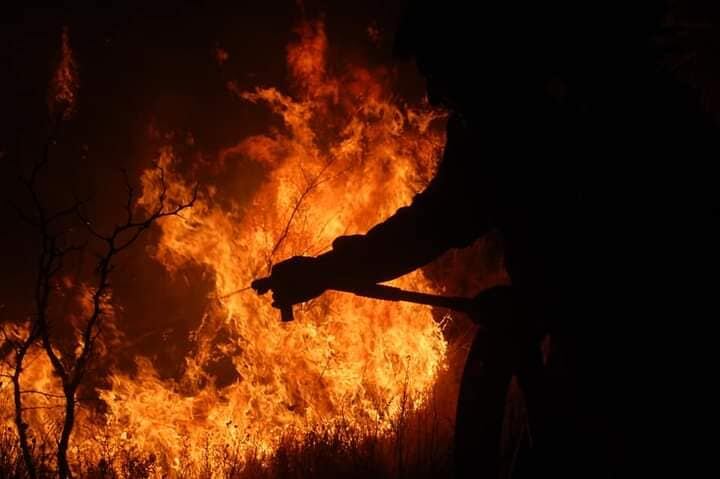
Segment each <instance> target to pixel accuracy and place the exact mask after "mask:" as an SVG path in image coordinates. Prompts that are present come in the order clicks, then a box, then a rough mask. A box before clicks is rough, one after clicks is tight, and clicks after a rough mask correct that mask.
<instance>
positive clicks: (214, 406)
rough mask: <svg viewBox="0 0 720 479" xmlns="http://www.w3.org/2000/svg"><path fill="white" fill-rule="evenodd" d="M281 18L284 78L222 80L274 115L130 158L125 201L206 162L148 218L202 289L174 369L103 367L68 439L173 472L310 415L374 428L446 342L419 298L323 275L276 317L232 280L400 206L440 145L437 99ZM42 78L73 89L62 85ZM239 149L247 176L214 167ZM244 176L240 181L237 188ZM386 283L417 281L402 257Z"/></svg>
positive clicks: (322, 246) (277, 433) (172, 183)
mask: <svg viewBox="0 0 720 479" xmlns="http://www.w3.org/2000/svg"><path fill="white" fill-rule="evenodd" d="M298 33H299V40H298V41H297V42H296V43H293V44H291V45H290V46H289V47H288V50H287V61H288V66H289V71H290V73H291V75H292V79H293V80H294V83H295V86H296V88H297V93H296V94H295V95H293V96H291V95H288V94H284V93H282V92H280V91H279V90H277V89H275V88H258V89H256V90H254V91H239V89H237V88H232V89H231V90H232V91H233V92H234V93H235V95H236V97H237V98H238V99H239V100H240V101H243V102H251V103H255V104H260V105H265V106H266V107H267V108H269V109H270V110H271V111H272V112H273V113H274V114H276V115H277V116H278V117H279V118H280V119H281V120H282V125H283V127H282V128H279V129H273V130H270V131H269V132H268V133H266V134H260V135H255V136H251V137H248V138H245V139H243V140H242V141H239V142H238V143H237V144H235V145H233V146H230V147H228V148H226V149H225V150H223V151H221V152H220V153H219V154H218V155H217V157H216V158H215V161H214V162H213V166H212V168H205V166H206V163H203V165H202V167H203V168H204V169H203V170H202V171H201V170H200V165H198V164H195V165H192V164H191V165H189V166H188V165H187V163H186V162H185V161H184V159H183V158H182V157H181V156H180V155H178V153H177V151H176V149H175V148H173V146H172V145H166V146H163V147H162V148H161V149H160V150H159V152H158V155H157V157H156V158H155V166H159V167H160V168H156V167H153V168H150V169H148V170H146V171H145V172H144V173H143V174H142V178H141V181H142V186H143V195H142V197H141V198H140V199H139V201H138V204H139V206H140V207H149V206H150V205H152V202H153V201H154V199H155V198H157V197H158V192H157V188H158V184H159V182H158V181H157V175H159V174H162V175H163V176H164V179H165V182H166V183H167V198H168V201H172V200H173V198H177V199H180V198H187V197H188V194H189V193H190V191H191V189H192V188H193V186H194V184H195V182H196V177H197V176H198V174H199V173H202V174H203V175H204V177H207V175H210V174H214V175H215V177H213V178H211V179H210V180H209V181H208V182H207V184H209V185H212V186H206V187H205V188H203V189H201V191H200V194H199V196H198V200H197V202H196V204H195V206H194V207H193V208H192V209H190V210H187V211H185V212H183V215H182V217H170V218H166V219H165V220H163V221H162V222H160V223H158V224H159V229H160V235H159V239H158V242H157V244H156V245H154V248H153V256H154V258H155V259H156V260H157V261H159V262H160V263H161V264H162V265H163V266H164V267H165V268H166V269H167V271H169V272H170V273H175V272H178V271H180V270H181V269H182V268H185V267H187V266H191V265H194V266H199V267H201V268H203V269H204V270H205V271H207V272H208V273H210V274H211V275H212V276H211V277H212V278H213V283H214V292H213V295H212V297H211V298H210V299H209V300H208V304H207V306H206V309H205V314H204V315H203V316H202V317H201V318H198V324H197V327H196V328H195V329H194V331H193V333H192V335H191V339H192V341H193V347H192V351H190V352H188V354H187V356H186V357H185V360H184V370H183V371H184V372H183V374H182V376H181V377H179V378H176V379H165V378H163V377H161V375H160V374H159V373H158V372H157V370H156V368H155V366H154V365H153V363H152V361H151V360H150V359H149V358H143V357H140V358H138V359H137V370H136V372H134V373H133V374H128V373H124V372H120V371H114V372H112V373H111V374H110V376H109V379H108V385H107V387H105V388H104V389H100V390H98V393H99V397H100V399H101V400H102V402H103V403H104V408H103V409H102V413H98V414H96V415H95V416H94V417H92V418H90V417H87V418H86V419H87V423H86V424H84V425H83V426H82V427H80V428H77V429H76V432H74V435H73V445H74V446H75V449H74V450H73V451H74V453H75V454H85V455H89V457H90V458H93V457H94V456H93V455H99V454H100V453H99V452H98V451H99V448H98V447H94V448H93V446H92V444H98V443H99V442H102V443H103V444H109V446H108V447H109V448H110V449H112V450H116V451H121V450H127V449H128V448H135V449H137V450H139V451H141V452H143V451H144V452H146V453H150V452H152V453H154V454H158V462H159V464H160V473H161V474H173V473H177V472H179V471H180V470H181V468H183V467H185V465H187V464H200V463H202V461H203V457H204V456H203V455H204V454H207V451H208V450H210V451H215V453H214V454H220V453H219V452H217V451H223V450H227V448H228V447H232V448H235V449H237V450H238V451H239V453H240V454H241V455H243V454H257V453H258V452H259V453H261V454H272V453H273V452H274V451H275V450H276V448H277V447H278V445H279V444H280V441H281V440H287V439H288V438H290V439H292V438H296V439H300V438H302V437H303V435H305V434H307V433H308V432H310V431H314V430H317V429H318V428H320V429H328V428H329V429H332V428H333V427H339V425H341V424H343V425H349V427H351V428H354V429H355V430H357V431H363V430H367V429H368V428H372V429H373V430H375V431H380V432H381V433H382V431H386V430H388V429H389V428H390V427H391V425H392V424H393V420H394V418H396V417H397V415H398V414H400V413H401V410H402V409H403V408H406V407H411V408H413V407H420V406H422V405H423V404H424V403H425V401H426V399H427V395H428V393H429V391H430V390H431V387H432V386H433V384H434V382H435V380H436V378H437V375H438V373H439V371H440V370H441V369H442V368H443V367H444V364H445V355H446V342H445V340H444V338H443V335H442V331H441V329H440V326H439V325H438V324H437V323H436V322H435V321H434V320H433V316H432V314H431V311H430V309H429V308H427V307H423V306H418V305H411V304H401V303H386V302H381V301H372V300H367V299H361V298H357V297H354V296H351V295H346V294H341V293H333V292H328V293H326V294H324V295H322V296H321V297H319V298H317V299H315V300H313V301H311V302H309V303H307V304H304V305H301V306H298V307H297V308H296V309H297V311H296V320H295V321H294V322H292V323H287V324H286V323H282V322H280V320H279V317H278V312H277V310H275V309H273V308H272V307H271V306H270V300H269V298H267V297H258V296H255V295H254V294H251V293H250V292H239V293H236V292H237V291H238V290H241V289H242V288H244V287H245V286H247V285H248V284H249V283H250V282H251V281H252V280H253V279H254V278H256V277H258V276H261V275H266V274H267V273H268V272H269V268H270V267H271V265H272V264H273V263H276V262H278V261H281V260H283V259H285V258H288V257H290V256H293V255H299V254H304V255H315V254H319V253H321V252H323V251H325V250H327V249H328V248H329V247H330V244H331V242H332V240H333V239H334V238H335V237H337V236H339V235H343V234H352V233H360V232H364V231H367V230H368V229H369V228H370V227H372V226H373V225H374V224H376V223H377V222H379V221H382V220H383V219H385V218H387V217H388V216H390V215H391V214H392V213H393V212H394V211H395V210H396V209H397V208H399V207H401V206H404V205H407V204H408V203H409V202H410V201H411V199H412V197H413V195H414V194H416V193H417V192H418V191H420V190H421V189H422V188H423V187H424V185H425V184H427V182H428V181H429V179H430V178H431V176H432V174H433V172H434V170H435V167H436V162H437V159H438V158H439V153H440V150H441V148H442V146H443V144H444V137H443V135H442V133H441V132H439V131H438V130H437V129H435V128H433V127H432V126H431V123H432V122H433V120H434V119H437V118H439V117H440V116H441V114H440V113H438V112H435V111H433V110H431V109H429V108H428V107H427V106H423V105H421V106H417V107H410V106H407V105H403V104H399V103H397V102H396V101H394V98H393V95H392V93H391V91H390V90H389V88H388V85H389V83H390V82H389V80H388V77H389V72H388V71H387V70H384V69H374V70H373V69H368V68H361V67H350V68H347V70H346V71H343V72H341V73H334V72H331V71H330V69H329V68H328V67H327V63H326V55H327V38H326V36H325V31H324V27H323V24H322V23H319V22H317V23H306V24H303V25H302V26H301V27H300V28H299V29H298ZM68 65H69V64H68ZM58 78H65V77H62V76H61V77H58ZM58 94H59V95H60V96H59V97H58V98H59V99H58V101H60V99H62V101H69V102H71V101H74V100H73V99H74V96H73V94H72V90H67V89H59V90H58ZM63 95H69V96H63ZM249 165H255V166H254V167H253V168H248V170H251V171H253V172H254V173H252V174H253V175H255V176H257V175H258V174H257V170H258V169H260V170H261V174H260V177H259V178H253V181H252V182H251V181H244V182H243V186H239V185H233V184H229V185H228V184H227V183H228V181H226V180H224V179H223V177H224V175H225V174H226V171H227V170H228V168H230V167H235V168H237V167H238V166H240V167H243V166H249ZM212 172H214V173H212ZM248 184H251V185H253V186H252V187H251V191H243V190H241V188H245V189H247V188H248V186H247V185H248ZM236 197H243V198H248V197H249V200H247V201H242V202H241V201H240V200H236V199H235V198H236ZM394 284H396V285H399V286H402V287H407V288H413V289H418V290H422V289H424V290H432V289H433V287H432V284H431V283H430V282H429V281H428V280H426V279H425V277H424V276H423V274H422V273H419V272H416V273H412V274H409V275H407V276H405V277H403V278H400V279H398V280H396V281H395V282H394ZM218 357H222V358H225V359H227V360H228V361H227V363H228V365H231V366H228V367H229V369H233V371H230V372H231V373H232V380H230V381H224V382H220V381H218V379H217V377H215V376H214V375H213V373H211V372H210V368H208V367H207V366H208V364H210V363H212V362H213V361H217V359H218ZM37 364H40V363H37ZM32 367H33V366H32V365H29V368H32ZM46 375H48V374H47V373H46ZM29 377H30V374H28V378H29ZM28 380H29V379H28ZM3 394H4V392H3ZM34 426H35V427H41V426H38V424H34ZM103 438H104V439H103ZM103 441H104V442H103ZM73 451H71V452H73ZM98 457H99V456H98ZM95 459H96V460H97V457H95ZM217 474H219V473H217Z"/></svg>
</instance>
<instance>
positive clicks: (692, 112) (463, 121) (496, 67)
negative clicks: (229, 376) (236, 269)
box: [272, 0, 717, 478]
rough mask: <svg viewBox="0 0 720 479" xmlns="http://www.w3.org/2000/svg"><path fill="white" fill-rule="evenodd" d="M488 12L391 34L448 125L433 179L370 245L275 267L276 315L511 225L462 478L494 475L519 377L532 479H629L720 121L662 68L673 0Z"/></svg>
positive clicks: (449, 10) (464, 5)
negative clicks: (672, 267)
mask: <svg viewBox="0 0 720 479" xmlns="http://www.w3.org/2000/svg"><path fill="white" fill-rule="evenodd" d="M473 3H475V2H467V1H459V0H458V1H443V2H437V3H435V2H429V1H418V2H414V3H412V4H411V5H410V7H409V8H408V12H407V15H406V16H405V18H404V20H403V23H402V25H401V28H400V31H399V33H398V36H397V39H396V41H397V49H398V53H399V54H400V55H402V56H411V57H414V58H415V60H416V62H417V65H418V67H419V69H420V71H421V73H422V74H423V75H424V76H425V77H426V79H427V88H428V96H429V99H430V101H431V102H433V103H434V104H436V105H443V106H445V107H446V108H448V109H449V110H450V112H451V116H450V118H449V120H448V125H447V145H446V147H445V151H444V155H443V158H442V162H441V164H440V166H439V169H438V172H437V175H436V176H435V178H434V179H433V180H432V181H431V183H430V184H429V185H428V187H427V188H426V189H425V190H424V191H423V192H422V193H420V194H418V195H417V196H416V197H415V198H414V200H413V202H412V204H411V205H409V206H408V207H405V208H401V209H400V210H398V211H397V212H396V213H395V214H394V215H393V216H392V217H390V218H388V219H387V220H386V221H384V222H383V223H381V224H379V225H377V226H375V227H374V228H372V229H371V230H370V231H368V232H367V234H365V235H357V236H350V237H340V238H338V239H337V240H336V241H335V243H334V244H333V249H332V251H330V252H328V253H326V254H323V255H321V256H319V257H317V258H306V257H296V258H292V259H289V260H287V261H285V262H282V263H279V264H277V265H276V266H275V267H274V268H273V271H272V284H273V286H272V289H273V292H274V301H275V304H276V305H278V306H283V305H292V304H296V303H300V302H303V301H307V300H309V299H312V298H314V297H316V296H318V295H320V294H321V293H322V292H323V291H325V290H326V289H328V288H332V287H338V286H343V285H344V286H352V285H363V284H369V283H377V282H383V281H388V280H390V279H393V278H396V277H398V276H401V275H403V274H406V273H408V272H410V271H412V270H414V269H416V268H419V267H421V266H423V265H425V264H427V263H428V262H430V261H432V260H433V259H435V258H437V257H438V256H440V255H441V254H442V253H444V252H445V251H447V250H448V249H450V248H462V247H465V246H468V245H470V244H471V243H472V242H473V241H475V240H476V239H478V238H479V237H481V236H483V235H485V234H486V233H488V232H489V231H496V232H498V233H499V234H500V235H501V237H502V240H503V242H504V249H505V254H506V267H507V270H508V273H509V275H510V277H511V280H512V288H511V289H510V290H509V293H508V294H507V295H505V296H503V299H502V301H505V302H506V303H507V308H506V309H502V308H501V309H500V310H499V312H498V314H497V316H498V317H496V318H490V321H491V323H492V324H491V327H490V331H489V333H488V334H487V335H482V336H479V337H478V339H477V340H476V344H475V345H474V346H473V349H472V351H471V352H470V355H469V358H468V363H467V366H466V369H465V375H464V379H463V384H462V387H461V394H460V400H459V404H458V421H457V434H456V436H457V438H456V447H455V456H456V464H457V465H456V469H457V473H458V476H460V477H474V476H473V474H480V473H483V474H485V476H484V477H487V475H488V474H489V475H491V476H492V475H497V469H496V468H497V464H496V461H497V446H498V444H497V441H499V428H500V427H501V421H502V407H503V404H504V400H505V395H504V394H505V391H506V388H507V382H508V381H509V379H510V375H511V374H513V373H516V374H519V376H522V377H521V378H520V379H521V382H522V381H525V384H523V386H524V387H525V388H526V393H527V394H528V395H529V396H531V397H530V398H529V402H530V415H531V419H533V423H532V427H533V428H534V430H533V431H532V432H533V434H534V442H535V446H536V448H535V450H534V452H533V453H532V458H531V464H530V465H529V468H530V469H529V470H530V472H531V473H532V474H534V475H532V477H539V476H544V475H548V477H575V478H587V477H626V476H628V477H629V476H634V475H635V473H636V471H634V470H633V467H632V466H633V464H632V461H630V455H631V454H634V453H635V452H634V449H633V448H634V447H635V445H636V444H637V443H638V441H639V440H640V437H639V436H638V434H639V433H641V432H642V431H643V428H644V424H643V422H642V418H643V417H645V416H647V415H644V414H643V411H645V410H646V408H647V407H648V404H651V403H652V402H653V401H654V400H655V397H654V396H653V395H652V393H650V392H649V390H647V389H645V385H644V378H645V377H646V374H647V372H648V371H649V370H650V369H652V365H651V363H652V359H651V358H647V357H646V354H645V353H646V349H647V347H646V344H647V343H648V342H652V338H651V331H652V329H653V327H652V323H653V322H654V321H656V319H657V318H656V317H654V314H655V313H656V312H657V311H658V310H659V308H658V307H657V306H653V304H657V303H658V299H657V295H663V294H665V293H666V292H667V291H668V288H667V287H665V286H663V283H664V280H662V279H661V278H663V277H664V276H663V275H664V274H667V270H666V260H668V259H670V258H676V255H674V254H673V253H671V251H672V247H671V244H672V242H673V241H674V237H676V236H677V235H678V229H679V228H680V229H681V228H682V227H681V226H680V225H681V224H682V222H683V218H684V211H683V209H682V207H681V204H682V202H681V201H679V199H678V198H679V197H680V196H681V195H682V194H684V192H682V190H681V189H682V188H687V187H688V185H696V184H697V185H701V184H704V182H703V181H701V180H702V178H701V177H702V174H703V173H702V171H703V166H704V163H705V161H706V160H707V158H708V154H709V153H708V152H709V151H713V152H715V151H717V148H716V146H715V145H714V142H715V139H716V135H715V130H714V125H713V124H712V123H711V122H710V121H709V120H708V118H707V117H706V116H705V115H704V114H702V113H701V112H700V110H699V108H698V106H697V102H696V101H695V99H694V97H693V95H692V92H691V91H690V90H688V89H686V88H684V87H683V86H682V85H681V84H680V83H678V82H677V81H675V79H674V78H673V76H672V75H671V74H669V73H667V72H666V71H665V70H664V69H663V68H662V64H661V62H660V61H659V55H658V50H657V49H656V48H655V47H654V43H653V42H652V40H653V38H654V37H653V35H654V33H655V31H656V28H657V26H658V25H659V23H660V19H661V16H662V13H663V11H662V9H661V8H660V3H661V2H651V1H645V2H643V1H634V2H619V1H605V2H595V1H593V2H581V1H577V0H574V1H569V0H561V1H555V2H522V4H518V3H517V2H502V1H496V2H477V5H475V6H474V7H473V6H472V4H473ZM526 3H529V4H531V5H526ZM694 175H697V177H696V176H694ZM479 319H480V320H483V319H488V318H479ZM503 321H505V322H503ZM546 333H549V334H550V335H551V337H552V354H551V355H550V359H549V361H548V363H547V365H545V366H544V367H543V366H542V364H541V362H540V353H539V340H540V338H541V337H542V336H543V335H544V334H546ZM523 378H524V379H523ZM536 411H537V412H536ZM535 412H536V414H535V415H534V416H533V413H535ZM494 461H495V462H494ZM526 470H527V468H526Z"/></svg>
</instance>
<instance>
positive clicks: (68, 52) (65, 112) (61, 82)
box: [48, 27, 79, 119]
mask: <svg viewBox="0 0 720 479" xmlns="http://www.w3.org/2000/svg"><path fill="white" fill-rule="evenodd" d="M78 84H79V81H78V72H77V65H76V63H75V55H74V53H73V50H72V48H71V47H70V32H69V29H68V27H64V28H63V31H62V35H61V37H60V60H59V61H58V64H57V67H56V68H55V72H54V74H53V77H52V80H51V82H50V92H49V100H48V103H49V106H50V111H51V112H52V113H57V114H59V115H61V116H62V118H63V119H68V118H70V117H71V116H72V115H73V114H74V113H75V106H76V102H77V90H78Z"/></svg>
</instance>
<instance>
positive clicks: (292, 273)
mask: <svg viewBox="0 0 720 479" xmlns="http://www.w3.org/2000/svg"><path fill="white" fill-rule="evenodd" d="M327 282H328V278H327V274H326V273H325V271H324V269H323V268H321V267H320V261H318V259H317V258H313V257H309V256H295V257H292V258H290V259H288V260H285V261H282V262H280V263H278V264H276V265H275V266H273V268H272V272H271V274H270V276H269V277H267V278H263V279H259V280H256V281H254V282H253V284H252V287H253V288H254V289H255V290H256V291H257V292H258V293H260V294H263V293H265V292H266V291H267V290H272V293H273V304H272V305H273V306H274V307H276V308H280V309H282V308H286V307H289V306H292V305H293V304H297V303H303V302H305V301H309V300H311V299H313V298H316V297H317V296H320V295H321V294H322V293H323V292H324V291H325V290H326V289H327Z"/></svg>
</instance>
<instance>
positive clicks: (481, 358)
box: [455, 332, 512, 479]
mask: <svg viewBox="0 0 720 479" xmlns="http://www.w3.org/2000/svg"><path fill="white" fill-rule="evenodd" d="M504 343H505V341H504V340H502V339H500V338H497V337H494V335H492V334H490V333H487V332H480V333H478V335H477V336H476V338H475V341H474V342H473V345H472V348H471V350H470V353H469V355H468V358H467V362H466V363H465V369H464V372H463V379H462V384H461V386H460V394H459V397H458V405H457V416H456V426H455V471H456V473H455V476H456V477H457V478H458V479H469V478H496V477H497V476H498V471H499V458H500V436H501V432H502V426H503V419H504V412H505V400H506V396H507V388H508V384H509V383H510V378H511V376H512V368H511V366H510V361H509V357H508V355H507V353H506V349H505V348H504V347H503V344H504Z"/></svg>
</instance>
